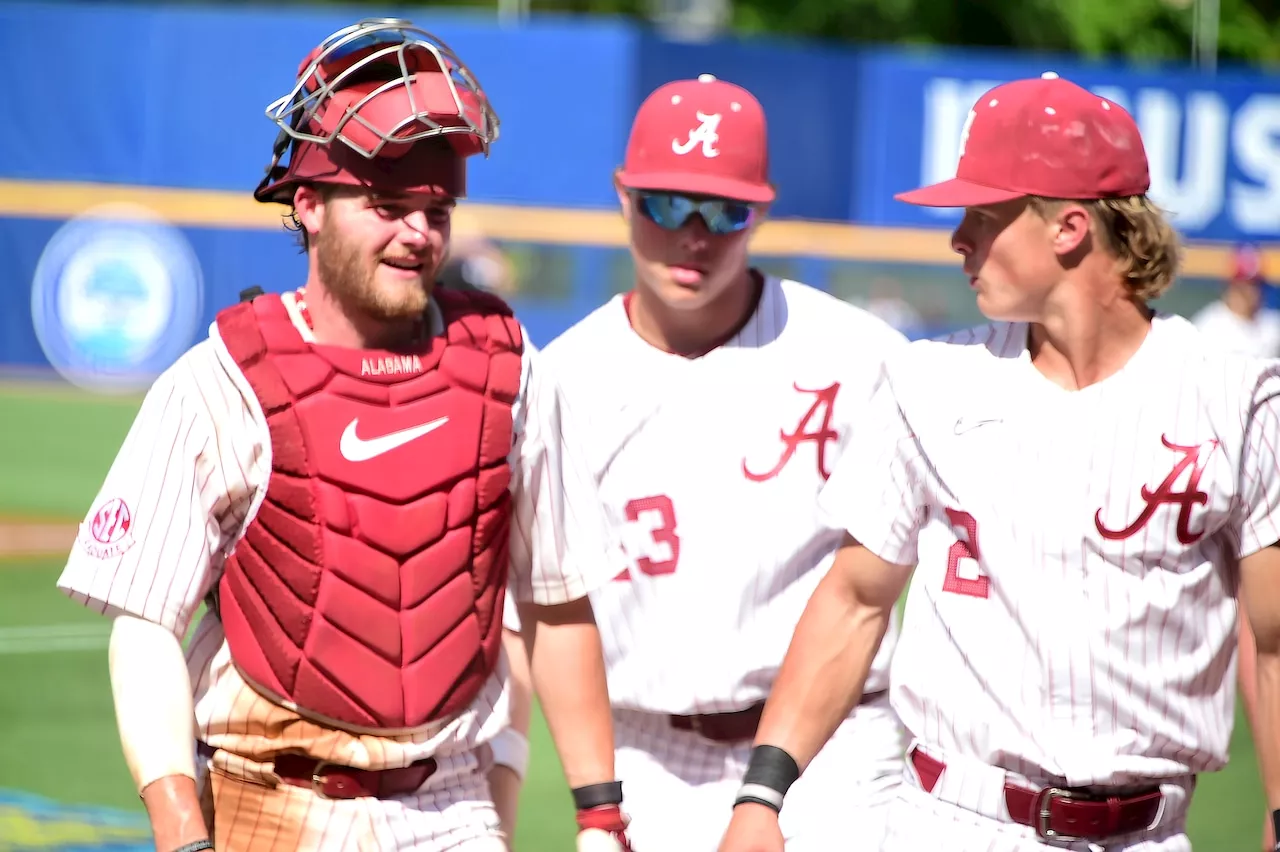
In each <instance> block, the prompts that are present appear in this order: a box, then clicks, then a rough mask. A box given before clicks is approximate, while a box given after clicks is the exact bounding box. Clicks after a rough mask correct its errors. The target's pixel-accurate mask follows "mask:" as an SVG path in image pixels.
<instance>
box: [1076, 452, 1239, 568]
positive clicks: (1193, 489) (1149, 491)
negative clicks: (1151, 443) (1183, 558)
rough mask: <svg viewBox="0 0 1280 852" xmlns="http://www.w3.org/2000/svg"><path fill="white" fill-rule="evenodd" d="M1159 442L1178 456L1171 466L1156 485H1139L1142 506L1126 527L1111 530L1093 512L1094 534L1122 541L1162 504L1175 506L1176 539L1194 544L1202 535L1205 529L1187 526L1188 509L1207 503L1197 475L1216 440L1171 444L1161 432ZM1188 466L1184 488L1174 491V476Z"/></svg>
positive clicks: (1199, 473) (1201, 472)
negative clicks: (1176, 517) (1176, 518)
mask: <svg viewBox="0 0 1280 852" xmlns="http://www.w3.org/2000/svg"><path fill="white" fill-rule="evenodd" d="M1160 442H1161V443H1162V444H1164V446H1165V448H1166V449H1169V450H1172V451H1173V452H1175V453H1177V454H1178V455H1180V456H1181V458H1180V459H1178V461H1177V462H1176V463H1175V464H1174V466H1173V469H1172V470H1171V471H1169V475H1168V476H1166V477H1165V478H1164V479H1163V480H1161V482H1160V484H1159V485H1157V486H1156V487H1155V488H1148V487H1147V486H1146V485H1144V486H1142V490H1141V494H1142V499H1143V501H1144V502H1145V503H1146V505H1145V506H1144V507H1143V509H1142V511H1141V512H1139V513H1138V516H1137V517H1136V518H1134V519H1133V520H1132V521H1130V522H1129V524H1128V525H1127V526H1125V527H1122V528H1121V529H1111V528H1109V527H1107V526H1106V525H1105V524H1103V522H1102V510H1101V509H1099V510H1098V511H1097V512H1096V513H1095V514H1094V516H1093V523H1094V526H1096V527H1097V528H1098V533H1099V534H1100V535H1101V536H1102V537H1103V538H1105V539H1108V540H1110V541H1122V540H1124V539H1126V538H1130V537H1131V536H1134V535H1136V534H1137V533H1138V532H1139V531H1141V530H1142V528H1143V527H1145V526H1146V525H1147V523H1148V522H1149V521H1150V520H1151V518H1152V516H1153V515H1155V513H1156V509H1158V508H1160V507H1161V506H1162V505H1164V504H1166V503H1167V504H1169V505H1171V506H1177V507H1178V523H1177V526H1176V528H1175V532H1176V534H1177V536H1178V541H1179V542H1181V543H1182V544H1185V545H1190V544H1195V543H1196V542H1197V541H1199V540H1200V539H1202V538H1203V537H1204V533H1205V530H1204V529H1203V528H1202V529H1200V530H1198V531H1193V530H1192V529H1191V510H1192V509H1193V508H1194V507H1196V506H1203V505H1205V504H1207V503H1208V502H1209V495H1208V493H1206V492H1204V491H1201V490H1200V477H1201V476H1203V475H1204V469H1205V465H1207V464H1208V462H1209V458H1210V457H1211V456H1212V455H1213V451H1214V450H1215V449H1217V447H1218V442H1217V440H1214V439H1210V440H1208V441H1205V442H1203V443H1200V444H1189V445H1183V444H1175V443H1173V442H1172V441H1170V440H1169V438H1168V436H1165V435H1161V436H1160ZM1188 468H1189V469H1190V471H1191V472H1190V474H1188V476H1187V484H1186V488H1185V490H1182V491H1175V490H1174V489H1175V487H1176V486H1177V482H1178V479H1179V478H1180V477H1181V476H1182V474H1183V473H1184V472H1186V471H1187V469H1188Z"/></svg>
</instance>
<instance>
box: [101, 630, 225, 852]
mask: <svg viewBox="0 0 1280 852" xmlns="http://www.w3.org/2000/svg"><path fill="white" fill-rule="evenodd" d="M108 663H109V666H110V670H111V692H112V696H113V698H114V700H115V710H116V724H117V727H118V728H119V731H120V744H121V747H122V749H123V751H124V758H125V763H126V764H127V765H128V767H129V772H130V773H131V774H132V775H133V780H134V784H135V785H136V786H137V789H138V791H139V793H140V794H141V796H142V800H143V802H144V803H145V804H146V806H147V813H148V815H149V816H150V818H151V826H152V832H153V834H154V835H155V840H156V848H157V849H160V850H165V849H176V848H179V847H181V846H183V845H185V844H187V843H192V842H194V841H196V840H201V839H204V838H206V837H207V836H208V829H207V827H206V826H205V824H204V816H203V814H202V813H201V809H200V799H199V796H198V795H197V792H196V784H195V732H194V724H193V716H194V714H193V711H192V702H191V681H190V678H189V677H188V675H187V664H186V660H185V659H184V657H183V653H182V645H181V644H180V643H179V642H178V639H177V637H175V636H174V635H173V634H172V633H171V632H169V630H167V629H166V628H164V627H161V626H159V625H157V624H153V623H151V622H149V621H144V620H142V619H138V618H133V617H131V616H119V617H118V618H116V619H115V622H114V624H113V625H112V629H111V641H110V645H109V648H108Z"/></svg>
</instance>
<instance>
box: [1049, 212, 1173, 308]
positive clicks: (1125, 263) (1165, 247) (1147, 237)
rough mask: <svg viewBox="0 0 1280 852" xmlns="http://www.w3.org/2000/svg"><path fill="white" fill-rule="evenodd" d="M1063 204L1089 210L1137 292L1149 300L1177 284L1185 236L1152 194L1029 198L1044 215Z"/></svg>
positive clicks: (1095, 229) (1120, 269)
mask: <svg viewBox="0 0 1280 852" xmlns="http://www.w3.org/2000/svg"><path fill="white" fill-rule="evenodd" d="M1064 204H1079V205H1080V206H1082V207H1084V208H1085V209H1086V210H1088V211H1089V214H1090V216H1091V217H1092V218H1093V232H1094V234H1095V235H1096V236H1097V238H1098V239H1100V240H1101V242H1102V245H1103V246H1104V247H1105V248H1106V250H1107V251H1108V253H1110V254H1111V255H1112V256H1113V257H1114V258H1115V259H1116V271H1117V272H1119V273H1120V275H1122V276H1123V277H1124V280H1125V285H1126V286H1127V287H1128V289H1129V293H1130V295H1131V296H1132V297H1133V298H1135V299H1138V300H1139V301H1142V302H1148V301H1151V300H1152V299H1157V298H1159V297H1160V296H1162V295H1164V294H1165V293H1166V292H1167V291H1168V290H1169V288H1170V287H1172V286H1173V282H1174V280H1175V279H1176V278H1177V277H1178V267H1179V264H1180V263H1181V260H1182V242H1181V240H1180V239H1179V237H1178V233H1177V231H1175V230H1174V228H1173V226H1172V225H1171V224H1170V223H1169V219H1168V217H1167V216H1166V215H1165V213H1164V211H1163V210H1161V209H1160V208H1159V207H1158V206H1157V205H1156V204H1155V203H1154V202H1152V200H1151V199H1150V198H1148V197H1147V196H1145V195H1131V196H1128V197H1125V198H1101V199H1097V200H1090V201H1066V200H1064V199H1058V198H1040V197H1035V196H1033V197H1032V198H1031V208H1032V209H1033V210H1034V211H1035V212H1036V213H1037V214H1039V215H1040V216H1041V217H1042V218H1045V219H1047V218H1049V217H1050V216H1053V215H1054V214H1056V213H1057V212H1058V211H1059V210H1060V209H1061V208H1062V206H1063V205H1064Z"/></svg>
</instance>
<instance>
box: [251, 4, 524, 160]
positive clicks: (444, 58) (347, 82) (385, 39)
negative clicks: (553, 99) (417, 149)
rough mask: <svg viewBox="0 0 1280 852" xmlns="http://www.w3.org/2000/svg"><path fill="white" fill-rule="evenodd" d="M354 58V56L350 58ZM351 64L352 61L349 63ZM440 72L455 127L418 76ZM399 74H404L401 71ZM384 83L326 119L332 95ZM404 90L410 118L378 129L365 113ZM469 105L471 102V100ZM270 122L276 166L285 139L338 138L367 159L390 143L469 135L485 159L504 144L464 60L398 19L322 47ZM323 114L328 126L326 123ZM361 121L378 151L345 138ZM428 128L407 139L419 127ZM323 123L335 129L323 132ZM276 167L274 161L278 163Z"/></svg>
mask: <svg viewBox="0 0 1280 852" xmlns="http://www.w3.org/2000/svg"><path fill="white" fill-rule="evenodd" d="M351 57H355V59H354V60H351ZM349 60H351V61H349ZM435 68H438V69H439V71H440V72H441V77H442V79H443V80H444V81H445V82H446V83H447V85H448V91H449V95H450V96H451V97H452V99H453V106H454V108H455V109H456V111H457V115H456V117H454V116H449V119H448V120H454V121H457V122H459V123H457V124H445V123H442V122H440V121H438V120H437V119H436V118H435V117H433V116H441V115H442V114H444V111H442V110H440V109H439V107H437V108H436V109H435V110H432V109H431V108H430V107H431V105H430V104H427V103H424V102H423V101H424V98H423V97H422V95H421V94H420V92H419V87H417V86H415V85H414V84H413V79H414V75H415V74H416V73H421V72H423V71H431V70H434V69H435ZM397 72H398V73H397ZM388 73H389V74H390V79H385V81H384V82H382V83H381V85H378V86H377V87H376V88H374V89H373V90H372V91H370V92H368V93H367V94H365V95H364V96H363V97H361V98H360V99H359V100H358V101H356V102H355V103H353V104H350V105H348V106H346V108H345V109H344V110H343V114H342V115H341V116H340V117H339V118H338V120H337V121H336V122H334V121H333V120H332V118H331V117H329V116H325V115H324V109H325V107H326V105H333V100H334V95H335V94H336V93H338V92H340V91H342V90H343V89H344V88H347V87H348V86H352V85H356V84H358V83H367V82H369V81H370V80H378V79H384V78H386V77H387V75H388ZM397 87H403V89H404V93H405V96H406V97H407V98H408V102H409V114H407V115H405V116H404V117H403V118H402V119H401V120H400V121H398V122H397V123H396V124H395V125H394V126H393V127H391V128H386V127H378V126H375V125H374V124H373V123H372V122H371V121H370V120H368V119H367V118H365V117H363V116H361V115H360V111H361V110H362V109H363V108H364V107H365V106H366V105H368V104H369V103H370V102H372V101H373V100H374V99H375V98H377V97H378V96H379V95H381V94H383V93H385V92H388V91H391V90H393V89H396V88H397ZM469 101H470V102H469ZM266 114H267V117H268V118H269V119H271V120H272V122H274V123H275V124H276V125H277V126H279V127H280V130H281V137H280V140H279V142H278V143H277V146H276V147H277V149H278V153H277V154H276V157H275V162H277V163H278V162H279V160H280V157H281V156H283V154H284V148H285V147H286V144H285V143H287V140H289V139H292V140H294V141H295V142H303V141H307V142H312V143H314V144H317V145H327V144H329V143H331V142H333V141H334V140H336V139H339V138H341V141H342V142H343V143H344V144H346V145H347V146H349V147H350V148H351V149H352V150H353V151H356V152H357V153H359V154H360V155H361V156H363V157H365V158H367V159H373V158H375V157H377V156H378V155H379V154H380V153H381V152H382V150H383V148H384V147H385V146H386V145H388V144H392V143H394V144H396V145H408V144H411V143H413V142H417V141H420V140H423V139H429V138H433V137H441V136H449V135H452V134H458V133H462V134H469V135H471V136H474V137H475V138H476V140H477V141H478V143H479V147H480V151H481V152H482V153H484V155H485V156H486V157H487V156H488V154H489V146H490V144H492V143H493V142H494V141H495V140H497V138H498V125H499V121H498V116H497V114H496V113H495V112H494V111H493V108H492V107H491V106H490V105H489V100H488V98H487V97H486V96H485V94H484V90H483V89H482V88H481V86H480V82H479V80H477V79H476V77H475V75H474V74H473V73H472V72H471V70H470V69H469V68H467V66H466V65H465V64H464V63H463V61H462V60H461V59H460V58H459V57H458V55H457V54H456V53H455V52H454V51H453V49H452V48H450V47H449V46H448V45H447V44H445V43H444V42H443V41H442V40H440V39H439V38H438V37H436V36H434V35H432V34H431V33H429V32H427V31H426V30H423V29H421V28H419V27H416V26H414V25H413V24H411V23H410V22H408V21H406V20H402V19H398V18H370V19H365V20H361V21H359V22H357V23H355V24H353V25H351V26H349V27H346V28H344V29H342V30H339V31H338V32H336V33H334V34H333V35H331V36H329V38H327V39H325V41H324V42H323V43H321V45H320V46H319V47H318V48H317V49H316V51H315V52H314V56H312V57H311V58H310V60H309V61H308V62H307V63H306V64H305V65H304V66H303V67H302V69H301V70H300V71H299V74H298V79H297V82H296V83H295V84H294V86H293V88H292V89H291V90H290V91H289V92H288V94H286V95H284V96H282V97H280V98H278V99H276V100H275V101H272V103H271V104H270V105H269V106H268V107H267V110H266ZM322 116H324V121H323V125H322V123H321V117H322ZM350 122H356V123H357V124H358V125H360V126H361V127H362V128H364V130H365V131H367V134H364V133H362V134H360V135H367V136H369V137H372V138H374V139H377V142H376V144H374V145H373V146H372V147H365V146H362V145H360V144H358V143H356V142H355V141H354V140H353V139H352V138H351V135H350V134H345V133H343V130H344V128H346V127H347V125H348V123H350ZM415 122H416V123H418V124H421V125H422V126H423V129H422V130H419V131H417V132H415V133H402V131H404V130H405V129H406V128H408V127H410V126H412V125H413V124H414V123H415ZM325 125H327V126H328V127H330V128H331V129H329V130H327V132H326V130H325ZM273 165H274V163H273Z"/></svg>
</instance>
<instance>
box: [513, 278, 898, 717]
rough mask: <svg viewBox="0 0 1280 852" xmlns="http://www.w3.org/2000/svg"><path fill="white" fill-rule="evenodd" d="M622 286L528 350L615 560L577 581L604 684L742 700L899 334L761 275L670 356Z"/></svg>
mask: <svg viewBox="0 0 1280 852" xmlns="http://www.w3.org/2000/svg"><path fill="white" fill-rule="evenodd" d="M624 302H625V299H624V297H622V296H618V297H616V298H614V299H613V300H612V301H610V302H608V303H607V304H605V305H604V306H602V307H601V308H599V309H597V310H596V311H595V312H593V313H592V314H590V315H589V316H587V317H586V318H584V319H583V320H582V321H581V322H580V323H578V324H577V325H576V326H574V327H573V328H571V329H570V330H568V331H566V332H565V333H564V334H563V335H561V336H560V337H559V338H558V339H556V340H555V341H553V342H552V343H550V344H549V345H548V346H547V347H546V349H545V350H544V352H543V356H544V357H545V358H546V359H547V361H548V363H549V364H550V365H551V367H552V369H553V370H554V371H555V374H556V377H557V378H558V379H559V381H560V383H561V385H562V386H563V388H564V392H565V394H566V396H568V397H570V398H572V399H573V402H574V410H575V413H576V414H577V415H578V416H579V418H580V425H581V426H582V433H583V436H584V438H585V439H586V441H587V443H586V444H585V453H586V456H587V463H588V465H589V467H590V470H591V473H592V474H593V475H594V477H595V480H596V482H597V484H598V489H599V493H600V497H601V499H602V500H603V502H604V504H605V510H606V513H607V515H608V519H609V521H610V524H611V527H612V529H613V530H614V532H615V537H616V539H617V540H618V541H619V542H620V543H621V545H622V549H623V550H624V551H625V552H626V554H627V556H628V561H629V566H628V568H627V571H626V572H625V573H624V574H623V575H622V576H621V577H620V578H619V579H617V580H615V581H614V582H612V583H609V584H607V585H605V586H602V587H600V588H598V589H596V590H595V591H594V592H592V595H591V600H592V604H593V606H594V608H595V611H596V617H597V620H598V622H599V624H600V630H601V634H602V639H603V642H604V648H605V658H606V663H607V666H608V672H609V690H610V694H611V697H612V700H613V703H614V706H615V707H620V708H629V709H635V710H647V711H654V712H663V713H681V714H686V713H702V712H719V711H725V710H731V709H738V708H741V707H745V706H748V705H750V704H752V703H754V702H756V701H759V700H762V699H763V698H764V697H765V696H766V695H767V694H768V691H769V688H770V685H771V683H772V681H773V677H774V674H775V671H776V669H777V666H778V665H779V664H780V663H781V660H782V657H783V655H784V654H785V652H786V649H787V645H788V643H789V642H790V639H791V634H792V631H793V630H794V628H795V624H796V622H797V621H798V620H799V617H800V613H801V611H802V610H803V609H804V606H805V604H806V603H807V601H808V599H809V595H810V594H811V592H812V591H813V588H814V587H815V586H816V584H817V582H818V580H819V579H820V577H821V576H822V574H823V573H824V572H825V570H826V568H827V566H828V565H829V564H830V561H831V558H832V554H833V551H834V550H835V548H836V546H837V545H838V543H839V540H840V538H841V536H842V534H843V533H842V530H840V529H838V528H833V527H830V526H827V525H826V524H825V523H823V522H822V520H821V519H820V517H819V514H818V510H817V502H816V498H817V494H818V491H819V489H820V488H821V486H822V484H823V482H824V481H825V480H826V477H827V475H828V474H829V472H830V471H831V469H832V466H833V465H834V464H835V462H836V460H837V459H838V458H839V456H840V454H841V452H843V451H844V449H845V447H847V446H848V445H849V443H850V442H851V441H856V440H858V434H859V431H860V429H861V424H860V417H861V415H862V411H863V407H864V404H865V401H866V399H867V398H868V396H869V393H870V389H871V387H872V384H873V382H874V379H875V376H876V375H877V374H878V370H879V367H880V363H881V358H882V357H883V356H884V354H885V353H886V352H888V351H890V350H891V349H893V348H895V347H897V346H900V345H902V344H903V343H904V342H905V339H904V338H903V337H902V335H901V334H899V333H898V332H897V331H895V330H894V329H892V328H891V327H890V326H888V325H887V324H885V323H884V322H882V321H881V320H879V319H877V318H875V317H873V316H872V315H870V314H869V313H866V312H864V311H862V310H860V309H858V308H855V307H853V306H851V305H849V304H846V303H844V302H841V301H839V300H837V299H835V298H833V297H831V296H828V295H827V294H825V293H822V292H820V291H818V290H815V289H812V288H810V287H806V286H805V285H802V284H798V283H796V282H794V281H779V280H776V279H767V280H766V282H765V285H764V287H763V288H762V295H761V297H760V301H759V304H758V306H757V308H756V310H755V312H754V314H753V315H752V316H751V317H750V319H749V320H748V321H747V323H746V324H745V326H744V327H743V328H742V329H741V330H740V331H738V332H737V334H736V335H735V336H734V337H733V338H732V339H730V340H729V341H728V342H727V343H725V344H724V345H722V346H720V347H718V348H716V349H714V350H712V351H711V352H709V353H707V354H705V355H703V356H701V357H698V358H684V357H681V356H677V355H671V354H668V353H665V352H662V351H660V350H658V349H656V348H654V347H653V346H650V345H649V344H648V343H646V342H644V341H643V340H642V339H641V338H640V337H639V336H638V335H637V334H636V333H635V332H634V331H633V330H632V329H631V326H630V323H629V321H628V318H627V311H626V307H625V304H624ZM508 624H511V619H510V618H509V619H508ZM892 645H893V637H892V636H890V637H889V638H888V640H887V641H886V643H885V648H884V653H883V654H882V656H881V658H880V659H879V660H878V662H877V666H876V671H875V674H874V675H873V676H872V680H873V684H874V685H878V686H883V685H884V679H885V672H886V668H887V666H886V663H887V659H888V655H889V654H890V653H891V649H892ZM873 688H876V686H873Z"/></svg>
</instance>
